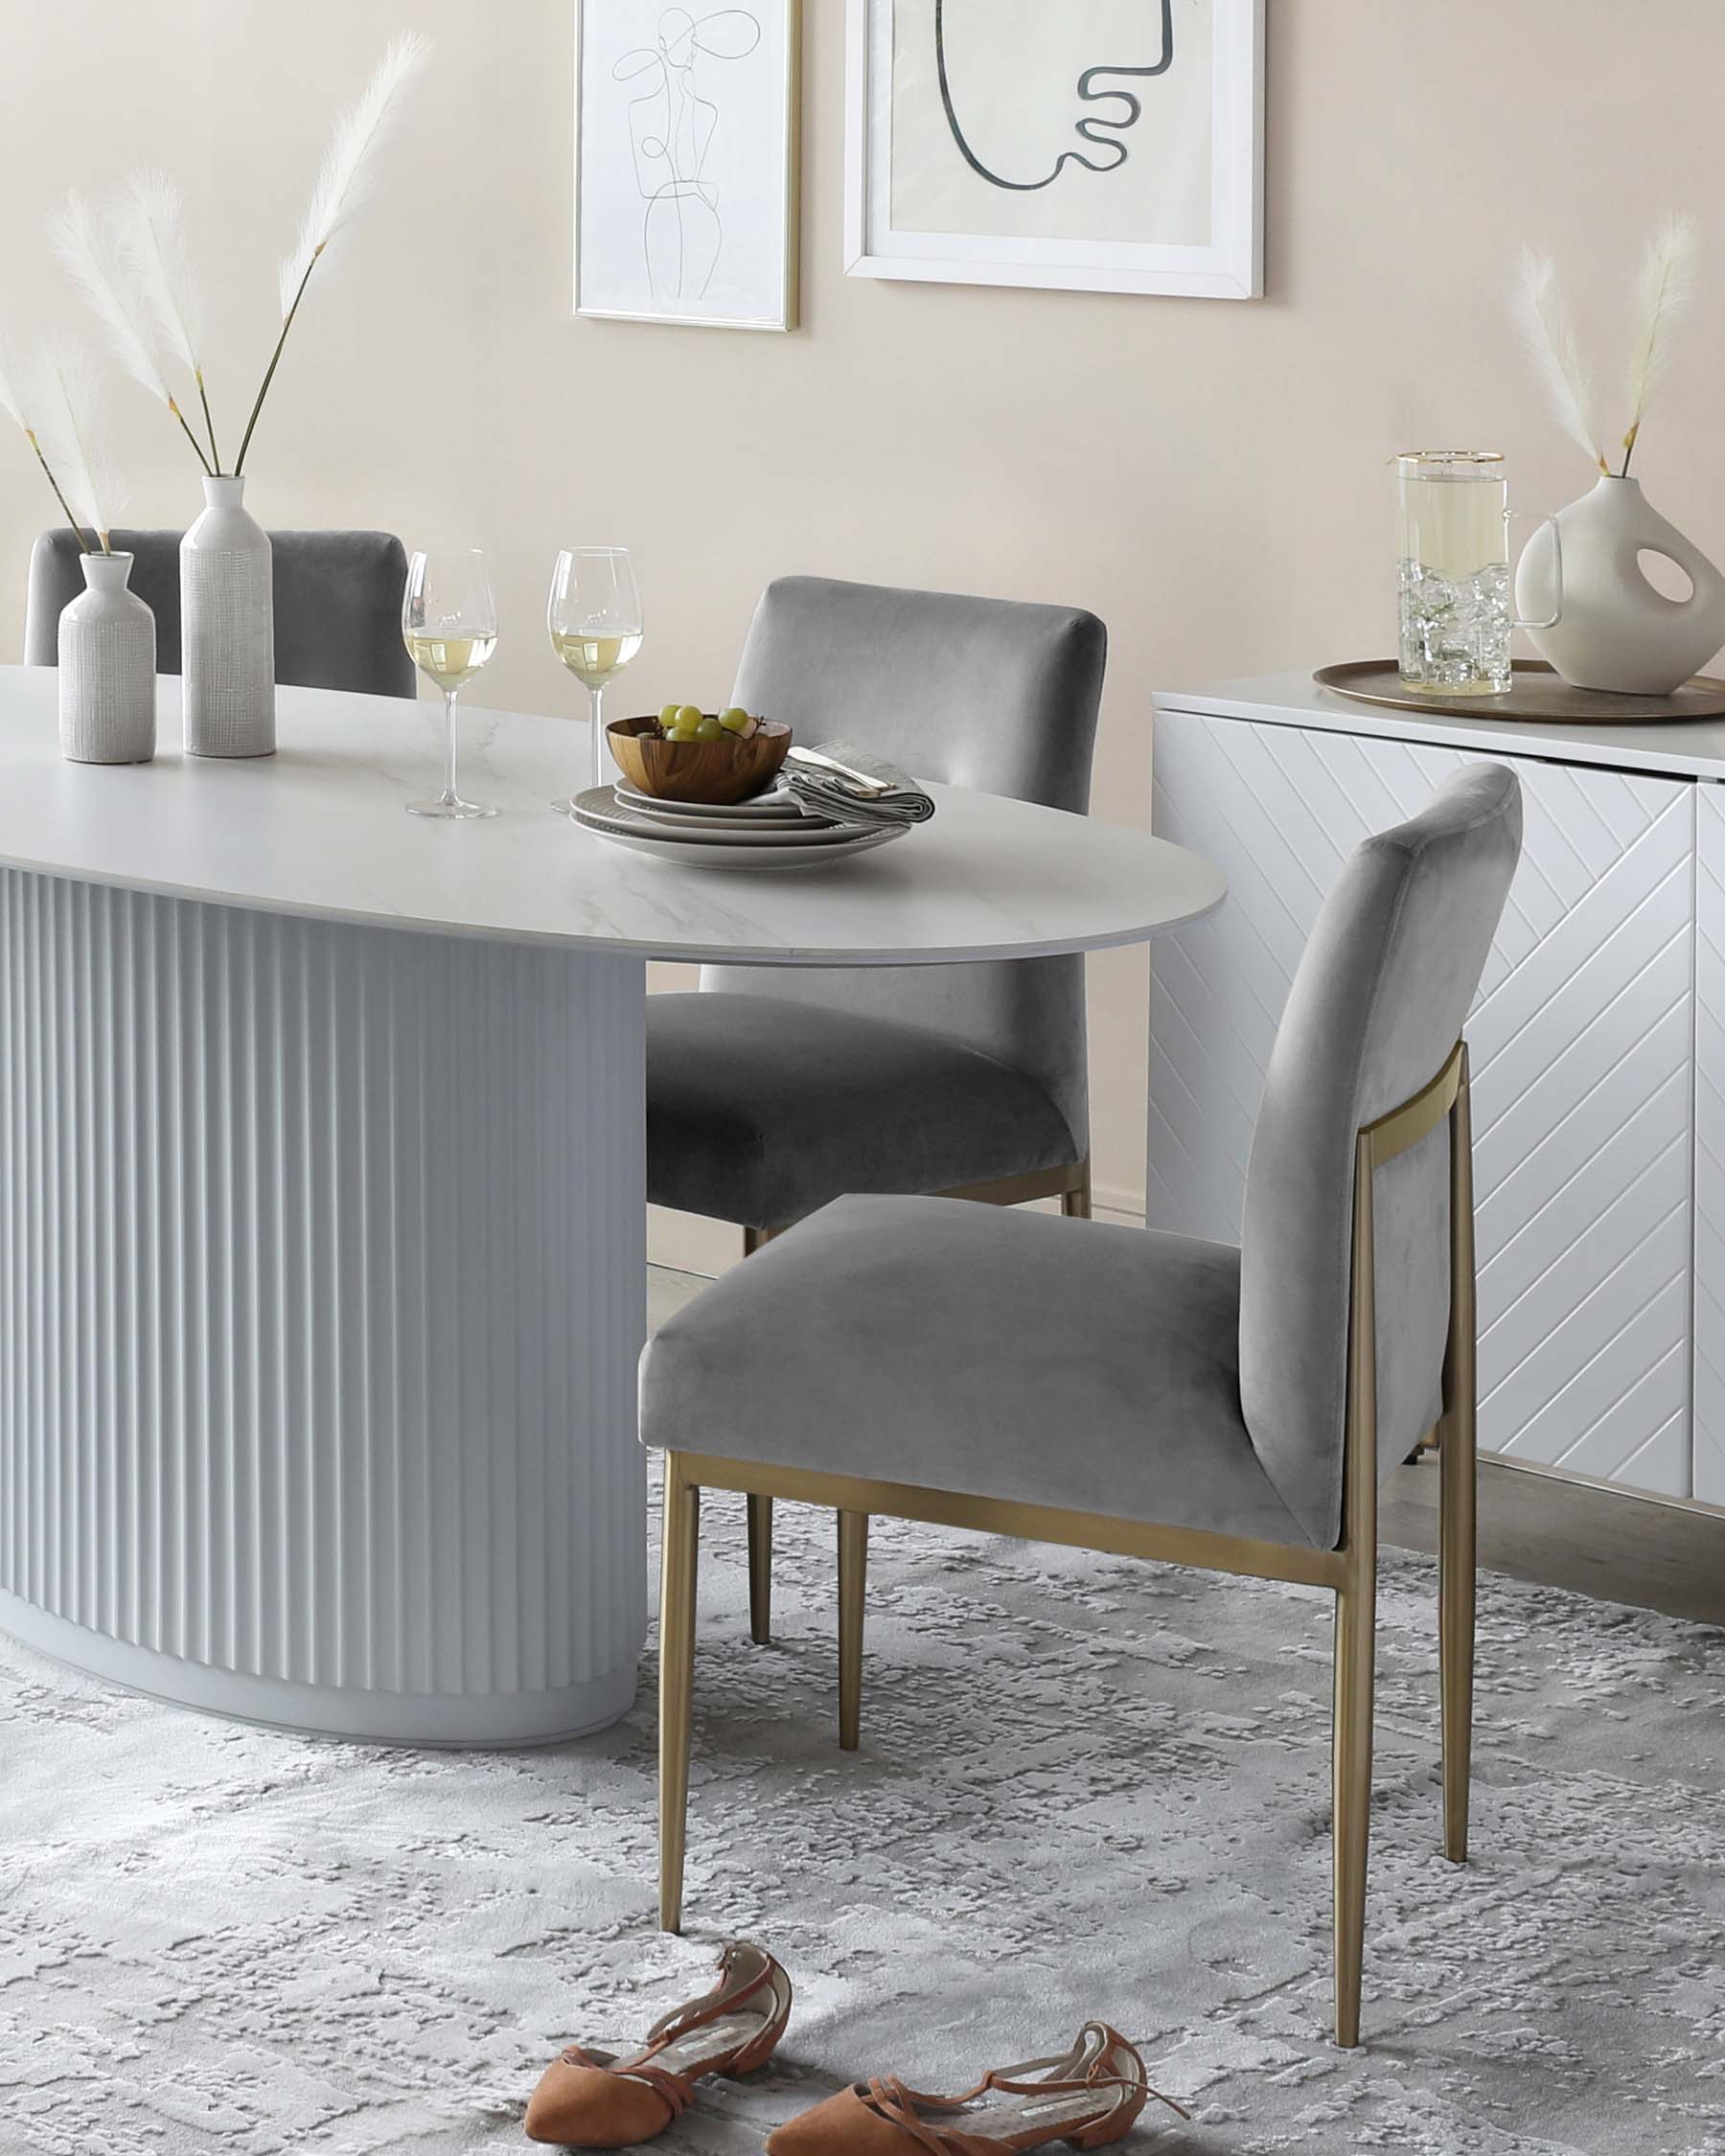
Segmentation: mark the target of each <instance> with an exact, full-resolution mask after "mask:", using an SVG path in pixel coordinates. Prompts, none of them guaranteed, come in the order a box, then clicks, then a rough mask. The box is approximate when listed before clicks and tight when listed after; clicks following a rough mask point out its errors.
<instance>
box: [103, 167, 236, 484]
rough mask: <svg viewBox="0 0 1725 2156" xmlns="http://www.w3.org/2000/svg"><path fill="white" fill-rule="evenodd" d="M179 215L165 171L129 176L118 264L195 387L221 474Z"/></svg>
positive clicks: (199, 312)
mask: <svg viewBox="0 0 1725 2156" xmlns="http://www.w3.org/2000/svg"><path fill="white" fill-rule="evenodd" d="M182 214H183V205H182V203H181V200H180V192H179V189H178V188H177V187H175V186H174V184H173V181H172V180H171V179H170V178H169V177H168V175H167V173H166V172H132V173H129V174H128V175H127V178H126V179H125V180H124V181H123V182H122V183H121V189H120V195H119V199H118V203H117V206H116V210H115V232H116V238H117V242H118V252H119V259H120V262H121V264H122V265H123V267H124V268H125V269H126V270H127V271H128V272H129V273H130V276H131V279H132V282H133V284H134V286H135V287H136V289H137V291H138V293H139V294H140V295H141V297H142V299H143V301H144V303H145V305H146V307H147V308H148V309H149V311H150V315H151V316H153V318H154V321H155V326H156V329H157V331H158V332H159V333H160V334H161V336H162V338H163V340H164V342H165V343H166V344H167V345H168V347H169V349H170V350H171V351H172V352H173V355H174V356H175V357H176V358H177V359H178V360H179V362H180V364H181V365H182V366H183V367H184V368H185V370H186V372H187V373H188V374H189V375H190V376H191V377H192V379H193V381H194V382H195V383H196V385H197V401H198V402H199V404H200V405H201V406H202V407H203V419H204V429H205V431H206V433H207V434H208V436H209V442H210V457H209V461H210V463H211V464H213V465H214V467H215V469H216V470H217V471H219V470H221V451H220V449H219V447H217V442H216V422H215V420H214V419H213V418H212V416H211V413H210V399H209V395H208V392H207V391H206V390H205V387H204V376H203V356H202V351H201V346H202V342H203V294H202V293H201V292H200V290H199V289H198V285H197V278H196V273H195V271H194V270H193V267H192V259H191V256H190V255H189V254H188V252H187V249H186V241H185V236H184V234H183V232H182V230H181V217H182ZM176 416H177V415H176Z"/></svg>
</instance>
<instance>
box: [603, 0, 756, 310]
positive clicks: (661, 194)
mask: <svg viewBox="0 0 1725 2156" xmlns="http://www.w3.org/2000/svg"><path fill="white" fill-rule="evenodd" d="M761 34H762V33H761V24H760V22H759V20H758V18H757V17H756V16H754V15H753V14H751V13H750V12H749V11H748V10H747V8H721V9H718V10H717V11H714V12H713V13H712V14H708V15H701V16H700V17H696V16H695V15H692V14H691V13H690V12H689V11H688V10H687V9H686V8H667V9H666V10H665V11H664V12H663V13H662V14H661V15H660V16H659V19H658V23H657V26H656V29H655V34H654V42H653V44H652V45H651V46H640V47H637V48H636V49H635V50H634V51H633V52H630V53H626V54H625V55H624V56H623V57H622V58H621V59H619V60H618V61H617V62H616V64H615V65H614V66H613V68H612V69H611V75H612V78H613V80H616V81H618V82H640V81H642V80H646V82H647V83H648V87H647V88H646V90H645V92H644V94H643V95H641V96H639V97H636V98H633V99H632V100H631V103H630V107H629V129H630V140H631V144H632V149H633V153H634V169H635V179H636V183H637V185H638V186H639V188H640V192H641V195H642V196H643V197H644V199H645V201H646V205H647V206H646V209H645V211H644V212H643V215H642V218H641V250H642V254H643V257H644V259H645V262H646V268H647V282H648V287H649V288H650V290H651V292H652V294H653V297H654V299H655V301H656V302H658V303H660V304H663V305H668V306H674V305H678V304H679V303H686V302H689V301H695V300H700V299H702V298H704V297H705V295H706V291H707V287H709V285H711V283H712V281H713V272H714V271H715V269H717V267H718V265H719V260H720V257H721V255H722V253H723V252H724V219H723V218H722V217H721V216H720V211H719V189H718V187H717V185H716V184H715V183H714V182H713V181H712V180H711V179H710V178H709V177H708V160H709V156H710V154H711V151H712V148H713V142H714V138H715V136H716V135H717V133H718V131H719V127H720V125H721V122H722V118H723V115H722V112H721V109H720V105H719V102H718V99H717V97H716V96H714V97H708V96H703V95H702V94H701V92H702V89H703V88H704V87H706V86H707V82H708V78H709V77H710V76H711V74H712V69H711V67H710V66H707V65H704V64H703V63H706V62H712V61H723V60H732V61H734V60H741V59H747V57H748V56H749V54H750V53H752V52H754V51H755V50H756V48H757V47H758V46H759V45H760V42H761ZM712 86H713V87H714V88H715V89H716V88H717V84H716V83H714V84H713V85H712Z"/></svg>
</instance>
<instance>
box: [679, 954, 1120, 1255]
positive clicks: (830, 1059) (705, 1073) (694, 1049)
mask: <svg viewBox="0 0 1725 2156" xmlns="http://www.w3.org/2000/svg"><path fill="white" fill-rule="evenodd" d="M1082 1151H1083V1148H1082V1146H1081V1145H1080V1143H1079V1141H1078V1139H1077V1138H1076V1137H1075V1136H1074V1135H1073V1133H1072V1131H1071V1129H1070V1127H1069V1124H1068V1122H1067V1119H1066V1117H1065V1115H1063V1114H1062V1112H1061V1111H1060V1109H1059V1108H1058V1107H1057V1106H1056V1104H1055V1102H1054V1101H1053V1100H1052V1099H1051V1098H1050V1096H1049V1094H1048V1093H1047V1091H1046V1089H1045V1088H1044V1087H1042V1086H1041V1085H1040V1084H1038V1082H1037V1081H1036V1079H1034V1078H1033V1077H1031V1076H1030V1075H1029V1074H1028V1073H1027V1072H1025V1071H1023V1070H1019V1069H1016V1068H1014V1067H1013V1066H1012V1065H1010V1064H1007V1063H1003V1062H1002V1061H1001V1060H1000V1058H999V1057H998V1056H992V1055H988V1054H985V1053H984V1052H983V1051H982V1050H980V1049H977V1048H972V1047H968V1046H966V1045H965V1044H964V1043H963V1042H961V1041H954V1040H952V1039H950V1038H949V1037H948V1036H946V1035H944V1034H937V1033H929V1032H925V1031H923V1030H922V1029H920V1028H919V1027H916V1026H910V1025H899V1024H895V1023H894V1022H893V1021H890V1020H888V1019H879V1018H865V1017H862V1016H860V1015H856V1014H853V1013H851V1012H848V1011H839V1010H832V1009H828V1008H825V1007H823V1006H821V1005H818V1004H798V1003H787V1002H779V1001H776V1000H774V999H773V998H769V997H755V996H714V995H675V996H655V997H652V998H649V1000H648V1005H647V1161H648V1177H647V1195H648V1197H649V1198H650V1199H651V1200H652V1202H653V1203H654V1204H655V1205H672V1206H675V1207H677V1208H678V1210H679V1211H682V1212H690V1213H705V1214H708V1215H710V1216H712V1217H714V1218H716V1219H719V1220H729V1221H741V1222H743V1223H745V1224H746V1225H747V1226H748V1227H757V1228H778V1227H786V1226H788V1225H789V1224H790V1223H791V1222H793V1221H799V1220H802V1219H805V1218H806V1217H807V1216H808V1215H809V1214H810V1213H813V1212H817V1211H818V1210H819V1209H820V1207H821V1206H822V1205H824V1204H828V1203H829V1201H831V1200H832V1199H834V1198H837V1197H839V1196H842V1195H843V1194H844V1193H845V1192H847V1191H905V1190H910V1191H941V1190H954V1189H958V1188H961V1187H962V1186H964V1185H965V1184H967V1183H976V1182H984V1181H990V1180H992V1179H994V1178H996V1177H1004V1176H1009V1175H1019V1174H1023V1173H1024V1172H1025V1171H1034V1170H1039V1169H1044V1168H1057V1167H1065V1166H1069V1165H1070V1164H1072V1163H1074V1162H1076V1161H1077V1160H1078V1158H1080V1156H1081V1154H1082Z"/></svg>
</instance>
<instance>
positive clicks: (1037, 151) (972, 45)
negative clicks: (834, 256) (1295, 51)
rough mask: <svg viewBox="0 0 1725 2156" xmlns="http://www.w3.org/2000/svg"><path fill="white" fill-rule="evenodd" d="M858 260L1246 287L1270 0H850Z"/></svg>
mask: <svg viewBox="0 0 1725 2156" xmlns="http://www.w3.org/2000/svg"><path fill="white" fill-rule="evenodd" d="M848 4H849V10H850V13H849V33H850V42H849V50H848V53H847V55H846V66H847V73H848V80H847V84H846V91H847V97H848V101H849V111H848V119H847V126H846V141H845V156H846V171H845V205H844V208H845V218H844V221H845V266H846V268H847V269H848V270H849V272H850V274H851V275H852V276H854V277H908V278H919V279H923V280H926V281H929V282H932V283H938V284H965V285H1041V286H1048V287H1057V288H1063V289H1066V290H1069V291H1092V292H1173V293H1185V294H1188V295H1192V296H1198V297H1207V298H1211V299H1255V298H1257V297H1258V295H1259V294H1260V293H1261V291H1262V290H1263V194H1264V176H1263V173H1264V167H1263V159H1264V11H1265V5H1264V0H848Z"/></svg>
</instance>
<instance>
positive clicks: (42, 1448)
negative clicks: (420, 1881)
mask: <svg viewBox="0 0 1725 2156" xmlns="http://www.w3.org/2000/svg"><path fill="white" fill-rule="evenodd" d="M56 686H57V677H56V676H55V674H54V673H53V672H52V671H51V670H45V669H29V668H0V1626H3V1627H4V1628H5V1629H6V1630H8V1631H10V1632H11V1633H12V1634H14V1635H15V1636H16V1637H18V1638H20V1639H23V1640H27V1641H29V1642H31V1643H32V1644H34V1645H35V1646H37V1647H39V1648H41V1649H43V1650H44V1651H46V1652H48V1653H50V1654H52V1655H55V1656H58V1657H59V1658H60V1659H62V1660H63V1661H66V1662H68V1663H75V1664H77V1665H78V1666H80V1667H81V1668H84V1669H87V1670H92V1671H95V1672H98V1673H100V1674H103V1675H105V1676H108V1677H111V1678H114V1679H116V1680H119V1681H121V1682H124V1683H127V1684H130V1685H134V1686H139V1687H141V1688H143V1689H145V1690H148V1691H150V1692H154V1693H157V1694H160V1695H162V1696H165V1697H167V1698H170V1699H173V1700H178V1701H182V1702H185V1703H187V1704H190V1705H194V1706H199V1707H204V1708H208V1709H216V1710H219V1711H223V1712H228V1713H233V1714H238V1715H242V1716H246V1717H248V1718H251V1719H255V1720H261V1721H266V1722H272V1723H278V1724H282V1725H285V1726H288V1727H291V1728H295V1729H302V1730H308V1731H319V1732H332V1733H335V1734H340V1735H346V1736H356V1737H370V1738H379V1739H383V1740H394V1741H405V1742H416V1743H523V1742H535V1741H541V1740H545V1739H549V1738H554V1737H557V1736H561V1735H563V1734H568V1733H573V1732H580V1731H586V1730H592V1729H597V1728H601V1727H603V1726H604V1725H605V1724H606V1723H607V1722H609V1721H610V1720H612V1719H614V1718H615V1717H616V1716H617V1715H618V1714H620V1713H621V1712H622V1711H623V1710H624V1709H625V1708H626V1707H627V1706H628V1705H629V1703H630V1700H631V1698H632V1694H633V1690H634V1685H635V1663H636V1660H637V1656H638V1653H639V1650H640V1646H641V1642H642V1639H643V1637H644V1629H645V1621H646V1609H647V1594H646V1579H645V1571H646V1548H645V1542H646V1537H645V1526H644V1502H645V1499H644V1477H643V1467H642V1456H641V1453H640V1449H639V1447H638V1445H636V1443H635V1442H634V1367H635V1363H636V1359H637V1357H638V1354H639V1350H640V1347H641V1343H642V1341H643V1338H644V1336H645V1330H646V1314H645V1305H644V1291H643V1282H644V1277H645V1248H644V1232H645V1231H644V1212H645V1187H646V1186H645V1161H644V1139H643V1100H642V1094H643V1053H644V1050H643V1027H644V1016H645V998H646V966H647V961H648V960H650V959H655V958H696V959H704V960H708V961H721V962H722V961H724V960H727V959H728V960H737V961H747V962H748V963H750V964H755V965H759V964H784V965H826V966H834V965H842V966H864V965H879V964H893V965H903V964H908V963H923V962H927V963H939V962H942V961H945V962H952V961H955V960H960V959H971V958H979V957H1015V956H1024V955H1031V954H1038V953H1045V952H1075V951H1086V950H1096V949H1100V948H1102V947H1104V946H1108V945H1118V944H1126V943H1133V942H1138V941H1142V940H1145V939H1147V938H1149V937H1151V936H1153V935H1154V934H1156V933H1157V932H1158V931H1159V930H1161V929H1168V928H1172V927H1175V926H1177V925H1179V924H1181V923H1183V922H1186V921H1190V920H1193V919H1195V918H1197V917H1198V916H1200V915H1202V914H1204V913H1206V912H1207V911H1209V910H1210V909H1211V908H1212V907H1214V906H1217V905H1219V904H1220V903H1221V900H1222V897H1223V894H1224V884H1223V879H1222V877H1221V875H1220V873H1219V872H1218V871H1217V870H1216V869H1215V868H1213V867H1212V866H1210V865H1209V864H1208V863H1207V862H1206V861H1204V860H1200V859H1198V858H1197V857H1196V856H1194V855H1192V854H1189V853H1185V852H1183V851H1182V850H1181V849H1179V848H1178V847H1175V846H1171V845H1168V844H1166V843H1164V842H1162V841H1161V840H1159V839H1154V838H1148V837H1142V836H1140V835H1138V834H1137V833H1133V832H1129V831H1125V830H1121V829H1118V828H1115V827H1114V826H1111V825H1108V824H1105V823H1096V822H1092V821H1089V820H1087V819H1083V818H1080V817H1076V816H1071V815H1066V814H1060V813H1058V812H1056V811H1054V810H1050V809H1042V808H1036V807H1032V806H1029V805H1027V804H1025V803H1023V802H1018V801H1009V800H1003V799H1000V798H998V797H995V796H991V795H986V794H981V793H973V792H966V791H961V790H956V789H948V788H936V789H934V792H935V795H936V799H937V800H938V803H939V814H938V815H937V816H936V817H935V818H934V820H933V821H932V822H931V824H929V825H928V826H927V827H925V828H924V829H921V830H918V831H916V832H914V833H912V834H911V835H910V836H909V837H907V838H906V839H904V840H902V841H901V842H900V843H899V844H897V845H895V846H890V847H886V848H885V849H883V850H882V851H880V852H879V853H876V854H874V855H872V856H870V857H868V858H866V859H863V860H858V861H856V862H855V863H853V864H851V865H849V866H847V867H845V868H842V869H839V870H836V871H821V872H817V873H815V874H812V875H783V874H780V875H764V876H762V875H756V876H746V875H718V874H712V873H701V872H698V871H688V870H679V869H676V868H667V867H664V866H661V865H659V864H658V863H656V862H654V861H651V860H644V859H642V858H641V857H639V856H637V855H634V854H631V853H627V852H623V851H621V850H619V849H616V848H612V847H608V846H606V845H604V844H603V843H601V842H600V841H599V840H597V839H596V838H594V837H591V836H589V835H588V834H586V832H584V831H582V830H580V829H578V828H577V827H576V826H574V825H572V824H570V823H569V822H568V821H566V820H565V819H564V818H563V817H562V816H558V815H554V814H552V813H551V811H550V808H549V806H548V803H549V801H550V800H551V798H552V796H553V795H554V794H561V793H566V792H567V791H569V790H570V788H571V786H572V785H573V784H576V783H578V782H580V780H581V778H582V775H583V773H584V772H585V771H586V768H587V757H588V747H587V736H586V728H585V726H583V725H581V724H579V723H577V722H564V721H560V720H555V719H542V718H526V717H517V716H510V715H506V714H502V713H495V712H480V711H475V712H472V714H469V715H467V716H466V717H464V720H463V722H462V736H463V785H464V788H465V789H466V790H467V791H470V792H471V793H472V794H473V795H475V796H477V797H479V798H482V799H487V800H491V801H495V803H496V804H497V806H498V807H499V809H500V811H501V814H498V815H497V816H496V817H495V819H493V820H491V821H488V822H483V823H449V824H440V823H427V822H424V821H421V820H420V819H418V818H415V817H410V816H408V815H406V814H403V806H402V804H403V801H404V800H405V799H406V798H407V797H408V796H409V795H410V794H413V793H418V792H423V791H425V789H426V776H427V772H428V771H429V770H431V769H433V768H435V765H436V760H437V752H438V750H437V745H438V732H439V720H440V712H439V710H438V709H437V708H436V707H433V706H431V705H428V704H420V705H414V704H408V703H403V702H401V701H396V700H387V699H380V698H369V697H356V696H345V695H336V694H326V693H322V692H317V691H311V690H296V689H283V690H281V691H280V694H279V710H280V737H281V749H280V753H279V754H278V755H276V756H274V757H272V758H268V759H264V760H260V761H257V762H251V763H215V762H208V761H203V760H199V759H189V758H185V757H183V756H182V755H181V753H180V751H179V748H178V741H179V735H180V726H179V715H178V696H179V683H178V681H177V680H176V679H173V678H166V677H165V678H164V679H163V680H162V682H161V684H160V704H161V719H162V725H161V732H162V739H163V747H162V749H161V750H160V752H159V753H158V755H157V757H156V759H155V761H154V762H153V763H151V764H148V765H138V766H128V767H115V768H106V767H93V766H86V765H77V764H69V763H66V762H64V761H62V760H61V758H60V755H59V753H58V739H57V733H56V717H55V698H56Z"/></svg>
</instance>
